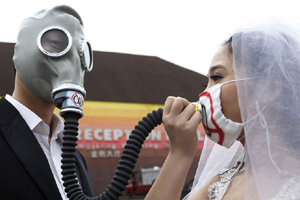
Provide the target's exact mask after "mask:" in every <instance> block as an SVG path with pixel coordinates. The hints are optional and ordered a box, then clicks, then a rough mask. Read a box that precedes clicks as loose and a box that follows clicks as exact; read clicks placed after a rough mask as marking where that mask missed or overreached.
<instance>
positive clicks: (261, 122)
mask: <svg viewBox="0 0 300 200" xmlns="http://www.w3.org/2000/svg"><path fill="white" fill-rule="evenodd" d="M255 107H256V111H257V114H258V116H259V121H260V124H261V126H262V127H263V128H264V129H266V134H267V140H268V141H267V144H268V152H269V156H270V159H271V162H272V163H273V165H274V166H275V167H276V169H277V170H278V172H279V173H280V174H282V172H281V170H280V169H279V167H278V166H277V164H276V163H275V161H274V160H273V157H272V154H271V144H270V133H269V128H268V125H267V122H266V119H265V117H264V115H263V114H262V112H261V110H259V105H258V102H257V101H256V102H255Z"/></svg>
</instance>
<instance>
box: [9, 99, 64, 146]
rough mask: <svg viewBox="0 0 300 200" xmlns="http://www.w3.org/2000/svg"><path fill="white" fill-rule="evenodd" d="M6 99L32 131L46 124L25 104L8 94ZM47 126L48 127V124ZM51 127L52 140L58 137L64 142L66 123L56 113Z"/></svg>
mask: <svg viewBox="0 0 300 200" xmlns="http://www.w3.org/2000/svg"><path fill="white" fill-rule="evenodd" d="M5 99H6V100H7V101H8V102H10V103H11V104H12V105H13V106H14V107H15V108H16V109H17V110H18V111H19V113H20V115H21V116H22V117H23V119H24V120H25V122H26V123H27V125H28V127H29V128H30V130H31V131H32V130H33V129H34V128H35V127H37V126H38V125H39V124H40V123H41V124H42V123H43V124H45V123H44V122H43V120H42V119H41V118H40V117H39V116H37V115H36V114H35V113H34V112H32V111H31V110H30V109H29V108H27V107H26V106H24V105H23V104H21V103H20V102H19V101H17V100H15V99H14V98H13V97H12V96H10V95H8V94H7V95H5ZM45 125H46V126H47V124H45ZM50 126H51V131H52V139H56V138H57V137H58V138H59V139H60V140H61V141H63V140H62V138H63V129H64V123H63V120H62V119H61V118H60V117H59V116H58V115H57V114H56V113H53V114H52V118H51V125H50Z"/></svg>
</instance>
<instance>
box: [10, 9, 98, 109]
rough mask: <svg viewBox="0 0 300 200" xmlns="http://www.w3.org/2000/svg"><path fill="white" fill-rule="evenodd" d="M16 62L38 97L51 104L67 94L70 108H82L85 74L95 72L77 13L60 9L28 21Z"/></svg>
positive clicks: (17, 45) (29, 86)
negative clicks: (57, 96)
mask: <svg viewBox="0 0 300 200" xmlns="http://www.w3.org/2000/svg"><path fill="white" fill-rule="evenodd" d="M13 61H14V64H15V68H16V70H17V73H18V75H19V77H20V79H21V80H22V82H23V83H24V84H25V86H26V87H27V88H28V89H29V91H30V92H31V93H33V94H34V95H35V96H36V97H38V98H39V99H42V100H44V101H46V102H50V103H51V102H53V101H54V99H55V98H56V97H55V95H57V94H58V93H61V92H62V91H63V92H64V95H66V96H68V97H69V98H68V100H67V101H66V104H67V105H68V106H70V107H79V108H81V106H82V104H83V99H84V97H85V95H86V92H85V89H84V87H83V83H84V73H85V71H91V70H92V68H93V54H92V48H91V45H90V43H89V42H88V41H87V40H86V38H85V36H84V32H83V24H82V21H81V18H80V16H79V15H78V14H77V12H76V11H75V10H73V9H72V8H70V7H68V6H57V7H54V8H52V9H51V10H42V11H40V12H38V13H37V14H35V15H34V16H32V17H29V18H27V19H26V20H24V21H23V23H22V24H21V27H20V31H19V34H18V40H17V43H16V46H15V53H14V57H13ZM59 95H62V94H59Z"/></svg>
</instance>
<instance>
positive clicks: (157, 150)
mask: <svg viewBox="0 0 300 200" xmlns="http://www.w3.org/2000/svg"><path fill="white" fill-rule="evenodd" d="M13 49H14V44H13V43H3V42H0V96H5V94H12V92H13V87H14V75H13V62H12V56H13ZM206 83H207V77H206V76H203V75H201V74H199V73H196V72H193V71H190V70H188V69H185V68H182V67H180V66H178V65H175V64H173V63H170V62H168V61H165V60H163V59H160V58H158V57H153V56H141V55H131V54H121V53H112V52H100V51H94V68H93V70H92V71H91V72H87V73H86V75H85V89H86V91H87V96H86V99H85V104H84V106H83V112H84V116H83V118H82V119H80V121H79V123H80V125H79V129H80V131H79V133H80V135H79V141H78V149H79V150H80V151H81V152H82V154H83V155H84V157H85V159H86V163H87V165H88V170H89V174H90V177H91V179H92V182H93V186H94V189H95V193H96V194H97V195H99V194H101V193H102V192H103V191H104V190H105V189H106V187H107V186H108V185H109V183H110V180H111V179H112V177H113V175H114V172H115V170H116V167H117V165H118V162H119V159H120V156H121V154H122V148H123V146H124V144H125V143H126V139H127V138H128V137H129V135H130V133H131V130H133V128H134V126H135V125H136V124H137V123H138V121H139V120H141V119H142V117H144V116H146V115H147V113H149V112H152V110H157V109H158V108H159V107H163V104H164V101H165V99H166V98H167V97H168V96H181V97H185V98H186V99H188V100H189V101H197V100H198V95H199V93H201V92H202V91H203V90H204V88H205V85H206ZM56 112H57V113H59V110H56ZM203 138H204V132H203V129H202V126H199V128H198V147H199V151H198V153H197V155H196V156H195V159H194V162H193V164H192V167H191V169H190V172H189V174H188V177H187V180H186V181H189V180H191V179H192V178H193V176H194V173H195V170H196V168H197V163H198V159H199V155H200V152H201V148H202V145H203ZM168 148H169V141H168V138H167V137H166V133H165V131H164V128H163V126H162V125H160V126H158V127H156V128H155V129H154V131H153V132H152V133H151V134H150V135H149V137H148V139H147V140H146V141H145V143H144V145H143V149H142V150H141V153H140V155H139V159H138V161H137V163H136V165H135V169H139V168H148V167H154V166H159V167H161V166H162V164H163V162H164V160H165V158H166V156H167V153H168Z"/></svg>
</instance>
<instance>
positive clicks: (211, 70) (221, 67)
mask: <svg viewBox="0 0 300 200" xmlns="http://www.w3.org/2000/svg"><path fill="white" fill-rule="evenodd" d="M217 69H222V70H226V67H224V66H223V65H215V66H213V67H211V68H210V69H209V73H212V72H213V71H215V70H217Z"/></svg>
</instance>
